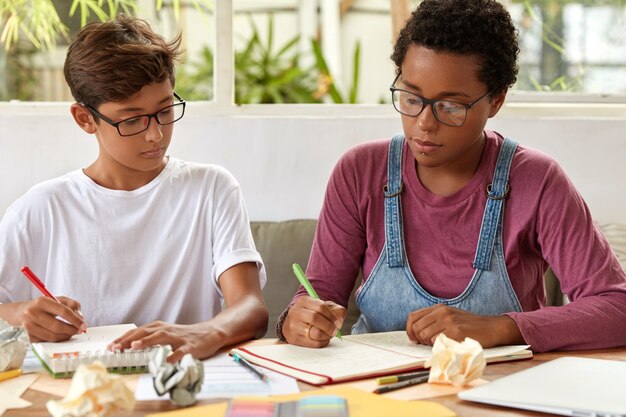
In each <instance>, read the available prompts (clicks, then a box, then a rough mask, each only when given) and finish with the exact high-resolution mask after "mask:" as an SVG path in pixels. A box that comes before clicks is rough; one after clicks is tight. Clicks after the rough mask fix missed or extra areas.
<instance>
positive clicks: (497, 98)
mask: <svg viewBox="0 0 626 417" xmlns="http://www.w3.org/2000/svg"><path fill="white" fill-rule="evenodd" d="M505 98H506V91H502V92H500V93H496V94H494V95H492V96H491V101H490V105H491V108H490V109H489V117H493V116H495V115H496V114H498V112H499V111H500V108H501V107H502V105H503V104H504V99H505Z"/></svg>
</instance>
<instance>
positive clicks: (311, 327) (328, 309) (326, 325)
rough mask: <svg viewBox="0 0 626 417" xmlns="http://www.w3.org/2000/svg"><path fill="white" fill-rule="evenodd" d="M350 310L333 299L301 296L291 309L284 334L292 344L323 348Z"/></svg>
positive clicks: (286, 319)
mask: <svg viewBox="0 0 626 417" xmlns="http://www.w3.org/2000/svg"><path fill="white" fill-rule="evenodd" d="M347 313H348V310H346V309H345V307H342V306H340V305H339V304H336V303H334V302H332V301H321V300H318V299H314V298H311V297H309V296H302V297H299V298H298V299H297V300H296V302H295V303H294V305H293V306H292V307H291V308H290V309H289V312H288V313H287V317H286V318H285V322H284V324H283V329H282V331H283V336H284V337H285V339H287V342H289V343H290V344H292V345H298V346H305V347H314V348H321V347H324V346H326V345H328V343H330V339H332V338H333V337H335V335H336V334H337V331H338V330H339V329H340V328H341V325H342V324H343V320H344V318H345V317H346V314H347Z"/></svg>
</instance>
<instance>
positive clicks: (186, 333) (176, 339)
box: [108, 321, 221, 363]
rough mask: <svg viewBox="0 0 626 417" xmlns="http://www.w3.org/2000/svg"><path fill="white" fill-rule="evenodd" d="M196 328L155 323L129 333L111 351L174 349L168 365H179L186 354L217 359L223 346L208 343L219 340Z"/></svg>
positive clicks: (111, 346) (119, 339)
mask: <svg viewBox="0 0 626 417" xmlns="http://www.w3.org/2000/svg"><path fill="white" fill-rule="evenodd" d="M196 327H197V326H194V325H183V324H169V323H165V322H162V321H154V322H152V323H149V324H146V325H144V326H141V327H137V328H136V329H133V330H129V331H128V332H126V333H125V334H124V335H122V336H120V337H118V338H117V339H115V340H114V341H113V342H111V344H109V346H108V349H109V350H111V351H116V350H125V349H146V348H148V347H150V346H155V345H170V346H172V351H173V352H172V354H171V355H170V356H168V357H167V362H169V363H175V362H178V361H179V360H181V359H182V358H183V356H184V355H185V354H186V353H191V356H193V357H194V358H196V359H205V358H208V357H209V356H212V355H214V354H215V353H216V352H217V351H218V349H219V347H220V346H221V343H219V341H217V340H216V341H215V342H211V341H209V340H207V339H209V338H211V337H217V335H216V334H210V333H207V332H206V331H201V330H199V329H197V328H196Z"/></svg>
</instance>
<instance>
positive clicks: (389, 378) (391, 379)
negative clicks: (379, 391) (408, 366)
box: [376, 369, 430, 385]
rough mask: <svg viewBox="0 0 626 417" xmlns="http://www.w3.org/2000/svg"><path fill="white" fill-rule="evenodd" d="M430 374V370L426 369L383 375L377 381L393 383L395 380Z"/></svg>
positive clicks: (381, 383) (384, 383) (379, 383)
mask: <svg viewBox="0 0 626 417" xmlns="http://www.w3.org/2000/svg"><path fill="white" fill-rule="evenodd" d="M428 374H430V370H428V369H427V370H425V371H418V372H408V373H406V374H399V375H389V376H383V377H381V378H378V379H376V383H377V384H378V385H386V384H393V383H394V382H400V381H406V380H407V379H413V378H417V377H420V376H424V375H428Z"/></svg>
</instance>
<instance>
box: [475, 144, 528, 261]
mask: <svg viewBox="0 0 626 417" xmlns="http://www.w3.org/2000/svg"><path fill="white" fill-rule="evenodd" d="M516 147H517V142H515V141H514V140H513V139H510V138H505V139H504V142H503V143H502V147H501V148H500V154H499V155H498V161H497V162H496V169H495V171H494V174H493V181H492V183H491V184H489V185H488V186H487V205H486V206H485V214H484V215H483V222H482V225H481V227H480V235H479V237H478V248H477V249H476V257H475V258H474V268H475V269H481V270H483V271H486V270H488V269H489V266H490V263H491V254H492V252H493V244H494V242H495V239H496V233H497V231H498V225H499V223H500V219H501V217H502V215H503V211H504V200H505V199H506V198H507V197H508V195H509V191H510V189H509V171H510V169H511V161H513V154H514V153H515V148H516Z"/></svg>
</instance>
